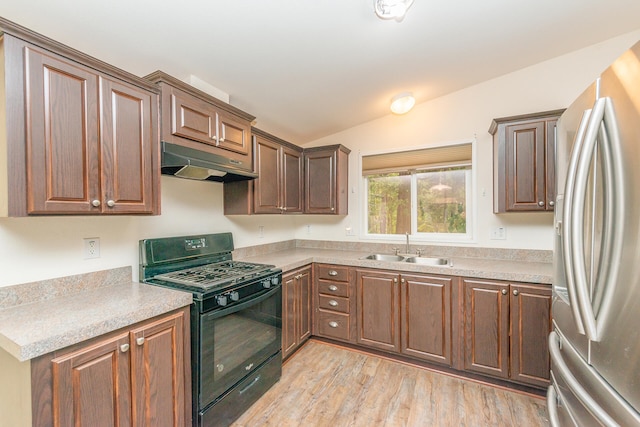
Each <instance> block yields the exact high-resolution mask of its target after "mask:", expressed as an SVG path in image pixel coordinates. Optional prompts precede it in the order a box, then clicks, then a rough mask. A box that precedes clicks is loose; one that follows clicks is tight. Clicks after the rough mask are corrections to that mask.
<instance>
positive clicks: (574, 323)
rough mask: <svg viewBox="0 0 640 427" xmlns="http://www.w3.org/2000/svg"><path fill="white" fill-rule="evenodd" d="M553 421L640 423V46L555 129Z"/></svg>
mask: <svg viewBox="0 0 640 427" xmlns="http://www.w3.org/2000/svg"><path fill="white" fill-rule="evenodd" d="M556 138H557V146H556V170H557V173H556V185H557V191H558V195H557V199H556V209H555V220H554V224H555V231H556V233H555V247H554V281H553V291H554V293H553V308H552V310H553V325H554V330H553V332H551V334H550V336H549V348H550V350H549V351H550V353H551V386H550V387H549V389H548V392H547V404H548V409H549V417H550V420H551V424H552V425H553V426H557V425H558V426H574V425H575V426H580V427H582V426H592V425H593V426H599V425H604V426H615V425H619V426H625V427H626V426H640V42H639V43H637V44H636V45H635V46H633V47H632V48H631V49H630V50H628V51H627V52H625V53H624V54H623V55H622V56H621V57H620V58H619V59H618V60H616V61H615V62H614V63H613V64H612V65H611V66H610V67H609V68H607V70H606V71H604V73H602V75H601V76H600V77H599V78H598V79H597V80H596V81H595V82H594V83H593V84H592V85H591V86H589V88H587V90H586V91H585V92H583V93H582V95H580V97H578V99H577V100H576V101H575V102H574V103H573V104H571V106H570V107H569V108H568V109H567V110H566V111H565V112H564V114H563V115H562V117H561V118H560V120H559V121H558V126H557V135H556Z"/></svg>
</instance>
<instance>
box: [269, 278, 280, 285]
mask: <svg viewBox="0 0 640 427" xmlns="http://www.w3.org/2000/svg"><path fill="white" fill-rule="evenodd" d="M271 283H272V284H273V285H277V284H278V283H280V279H278V276H275V277H272V278H271Z"/></svg>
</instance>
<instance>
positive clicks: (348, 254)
mask: <svg viewBox="0 0 640 427" xmlns="http://www.w3.org/2000/svg"><path fill="white" fill-rule="evenodd" d="M237 252H238V254H237V256H234V259H237V260H242V261H249V262H260V263H264V264H273V265H275V266H276V267H278V268H282V271H284V272H286V271H288V270H293V269H295V268H298V267H302V266H304V265H306V264H309V263H311V262H319V263H327V264H337V265H347V266H351V267H366V268H380V269H385V270H397V271H407V272H415V273H431V274H445V275H449V276H463V277H474V278H484V279H495V280H507V281H514V282H527V283H542V284H551V277H552V264H551V262H543V261H523V260H513V259H512V260H500V259H487V258H473V257H461V256H447V257H446V258H450V259H451V260H452V263H453V267H449V266H429V265H422V264H413V263H407V262H384V261H374V260H367V259H362V258H364V257H365V256H367V255H369V254H371V253H372V252H371V251H361V250H357V251H354V250H339V249H323V248H301V247H294V248H285V249H282V250H277V251H273V252H268V253H260V254H250V253H246V252H245V253H243V252H242V251H241V250H240V251H237ZM426 256H430V255H426Z"/></svg>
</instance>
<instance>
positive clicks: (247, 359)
mask: <svg viewBox="0 0 640 427" xmlns="http://www.w3.org/2000/svg"><path fill="white" fill-rule="evenodd" d="M274 291H275V292H274ZM270 293H271V294H272V295H271V296H270V297H268V298H267V299H265V300H262V301H260V302H258V303H256V304H250V305H249V306H248V307H247V306H245V304H242V306H243V307H244V308H242V309H240V310H234V309H233V307H232V308H229V309H223V310H221V311H218V312H214V313H212V314H205V315H203V317H202V319H201V329H200V334H201V341H200V343H201V347H200V349H201V350H200V352H201V357H200V366H201V372H200V374H201V379H200V385H201V393H200V403H201V405H206V404H208V403H209V402H211V401H213V400H215V399H216V398H217V397H218V396H220V395H221V394H223V393H224V392H225V391H226V390H227V389H229V388H230V387H231V386H233V385H234V384H236V383H237V382H238V381H240V380H241V379H242V378H243V377H245V376H246V375H248V374H249V373H250V372H251V371H252V370H254V369H256V368H257V367H258V366H259V365H260V364H262V363H263V362H265V361H266V360H267V359H268V358H269V357H271V356H273V355H274V354H276V353H277V352H278V351H280V348H281V337H282V291H281V288H280V287H278V288H277V289H276V290H272V292H270Z"/></svg>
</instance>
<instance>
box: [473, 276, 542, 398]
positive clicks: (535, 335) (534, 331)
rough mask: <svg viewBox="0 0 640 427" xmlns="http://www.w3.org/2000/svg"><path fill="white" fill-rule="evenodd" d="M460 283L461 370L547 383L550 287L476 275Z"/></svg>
mask: <svg viewBox="0 0 640 427" xmlns="http://www.w3.org/2000/svg"><path fill="white" fill-rule="evenodd" d="M462 284H463V288H464V346H465V357H464V369H465V370H468V371H471V372H478V373H481V374H487V375H491V376H495V377H499V378H504V379H508V380H511V381H516V382H520V383H523V384H527V385H533V386H538V387H546V386H547V385H548V384H549V369H550V362H549V351H548V344H547V338H548V335H549V333H550V332H551V289H550V287H549V286H545V285H533V284H522V283H505V282H494V281H487V280H475V279H463V281H462Z"/></svg>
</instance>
